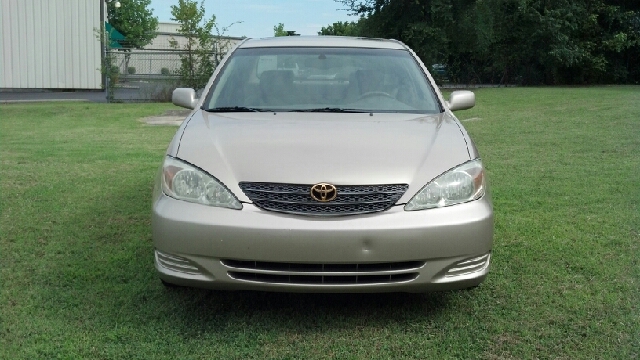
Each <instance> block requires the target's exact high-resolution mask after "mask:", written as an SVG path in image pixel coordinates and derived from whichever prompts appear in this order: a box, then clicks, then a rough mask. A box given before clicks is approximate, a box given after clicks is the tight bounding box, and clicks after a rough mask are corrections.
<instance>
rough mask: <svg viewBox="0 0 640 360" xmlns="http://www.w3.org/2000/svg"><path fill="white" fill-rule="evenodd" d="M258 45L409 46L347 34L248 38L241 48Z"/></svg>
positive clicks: (382, 47)
mask: <svg viewBox="0 0 640 360" xmlns="http://www.w3.org/2000/svg"><path fill="white" fill-rule="evenodd" d="M258 47H356V48H370V49H371V48H373V49H395V50H401V49H406V48H407V47H406V46H405V45H404V44H403V43H402V42H400V41H397V40H387V39H373V38H356V37H347V36H281V37H273V38H263V39H248V40H247V41H245V42H243V43H242V44H241V45H240V48H258Z"/></svg>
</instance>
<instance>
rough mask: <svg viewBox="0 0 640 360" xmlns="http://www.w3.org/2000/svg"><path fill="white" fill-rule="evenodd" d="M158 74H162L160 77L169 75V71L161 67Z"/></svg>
mask: <svg viewBox="0 0 640 360" xmlns="http://www.w3.org/2000/svg"><path fill="white" fill-rule="evenodd" d="M160 74H162V75H171V71H170V70H169V68H167V67H163V68H162V69H160Z"/></svg>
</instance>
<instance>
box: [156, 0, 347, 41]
mask: <svg viewBox="0 0 640 360" xmlns="http://www.w3.org/2000/svg"><path fill="white" fill-rule="evenodd" d="M197 1H198V3H200V1H201V0H197ZM177 4H178V0H151V6H150V8H152V9H153V13H154V15H155V16H157V17H158V21H160V22H172V21H171V5H177ZM204 7H205V16H206V17H207V18H209V17H210V16H211V15H212V14H213V15H215V16H216V23H217V24H218V26H219V27H220V28H222V27H227V26H229V25H231V24H233V23H235V24H233V25H231V26H230V27H229V29H228V30H227V31H226V33H224V35H227V36H247V37H252V38H260V37H268V36H273V27H274V26H276V25H278V23H283V24H284V29H285V30H288V31H290V30H293V31H295V32H296V33H297V34H301V35H317V34H318V31H320V28H322V27H323V26H327V25H331V24H333V23H334V22H337V21H356V20H357V17H355V16H349V15H348V11H347V10H343V9H344V5H342V4H341V3H338V2H335V1H334V0H204ZM240 21H241V23H238V22H240Z"/></svg>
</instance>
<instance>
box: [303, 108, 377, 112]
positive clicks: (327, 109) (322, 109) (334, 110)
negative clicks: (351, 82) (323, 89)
mask: <svg viewBox="0 0 640 360" xmlns="http://www.w3.org/2000/svg"><path fill="white" fill-rule="evenodd" d="M291 111H294V112H330V113H368V112H369V111H363V110H357V109H344V108H337V107H333V108H332V107H326V108H316V109H300V110H291Z"/></svg>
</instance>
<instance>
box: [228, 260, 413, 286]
mask: <svg viewBox="0 0 640 360" xmlns="http://www.w3.org/2000/svg"><path fill="white" fill-rule="evenodd" d="M222 264H223V265H224V266H226V267H227V268H229V271H228V275H229V276H230V277H231V278H233V279H236V280H244V281H253V282H260V283H270V284H294V285H295V284H298V285H358V284H362V285H364V284H392V283H401V282H407V281H411V280H414V279H416V278H417V277H418V270H419V269H420V268H421V267H423V266H424V264H425V263H424V261H404V262H387V263H364V264H339V263H330V264H317V263H311V264H309V263H279V262H265V261H243V260H222Z"/></svg>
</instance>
